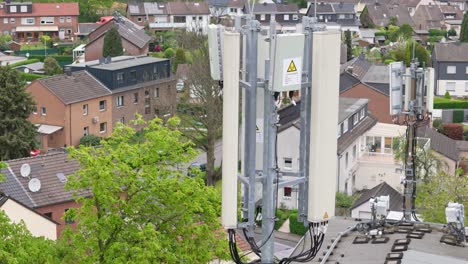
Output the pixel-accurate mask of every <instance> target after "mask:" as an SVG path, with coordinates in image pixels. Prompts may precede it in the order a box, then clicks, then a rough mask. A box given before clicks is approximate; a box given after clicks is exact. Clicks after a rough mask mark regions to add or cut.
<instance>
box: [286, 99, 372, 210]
mask: <svg viewBox="0 0 468 264" xmlns="http://www.w3.org/2000/svg"><path fill="white" fill-rule="evenodd" d="M300 103H301V102H300V101H299V102H297V105H289V106H287V107H285V108H283V109H281V110H280V111H279V113H278V114H279V124H280V126H279V128H278V145H277V156H278V167H280V169H281V170H282V171H291V172H297V171H298V170H299V135H300V123H299V118H300ZM367 103H368V101H367V100H366V99H354V98H343V97H341V98H340V109H339V119H338V121H339V124H337V125H338V135H337V140H338V150H337V151H338V152H337V162H338V171H337V172H336V174H335V175H334V176H332V177H337V178H338V181H337V182H338V186H337V190H339V191H343V192H345V191H346V192H348V190H350V191H351V190H352V189H353V186H352V182H351V180H349V179H352V178H353V175H354V178H355V174H354V171H355V170H356V164H357V163H358V157H359V156H360V152H361V149H360V144H359V140H360V137H361V136H362V135H364V134H365V133H366V132H367V131H369V130H370V129H371V128H372V127H373V126H374V125H376V123H377V120H376V119H375V118H374V117H372V116H369V115H368V113H367ZM285 177H286V176H285ZM354 180H355V179H354ZM295 190H296V189H295V187H294V186H286V187H284V188H283V190H281V191H280V193H279V194H278V203H279V204H283V205H284V206H286V207H287V208H297V198H298V197H297V192H296V191H295Z"/></svg>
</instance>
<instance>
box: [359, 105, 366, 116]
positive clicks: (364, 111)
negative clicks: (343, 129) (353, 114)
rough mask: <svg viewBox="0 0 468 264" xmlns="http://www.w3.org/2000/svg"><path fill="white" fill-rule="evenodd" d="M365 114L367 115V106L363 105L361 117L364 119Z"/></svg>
mask: <svg viewBox="0 0 468 264" xmlns="http://www.w3.org/2000/svg"><path fill="white" fill-rule="evenodd" d="M365 116H366V108H365V107H363V108H362V109H361V115H360V119H363V118H364V117H365Z"/></svg>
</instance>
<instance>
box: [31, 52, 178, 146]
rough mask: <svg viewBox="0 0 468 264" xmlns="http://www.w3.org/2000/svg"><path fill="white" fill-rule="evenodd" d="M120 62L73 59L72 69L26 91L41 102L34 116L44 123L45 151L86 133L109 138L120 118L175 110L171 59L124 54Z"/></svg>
mask: <svg viewBox="0 0 468 264" xmlns="http://www.w3.org/2000/svg"><path fill="white" fill-rule="evenodd" d="M113 60H115V61H106V62H105V63H103V62H102V61H101V63H100V62H99V61H95V62H87V63H81V64H72V65H70V66H69V69H67V73H66V74H62V75H58V76H54V77H50V78H44V79H39V80H36V81H34V82H33V83H31V84H30V85H29V86H28V87H27V88H26V90H27V91H28V92H30V93H31V94H32V96H33V98H34V99H35V101H36V103H37V107H36V111H35V112H34V113H33V114H31V116H30V120H31V122H33V123H34V124H36V125H37V126H38V131H39V133H40V134H41V143H42V148H41V150H42V151H45V152H47V150H48V148H59V147H63V146H65V145H66V146H70V145H73V146H76V145H78V144H79V141H80V139H81V137H83V136H84V135H87V134H93V135H97V136H100V137H107V136H109V135H110V134H111V132H112V129H113V127H114V126H115V124H116V123H117V122H122V123H126V124H128V121H130V120H133V119H134V118H135V114H136V113H138V114H141V115H142V116H143V119H144V120H151V119H153V118H154V117H155V116H158V117H161V118H166V117H168V116H171V115H172V114H174V113H175V110H176V109H175V108H176V104H177V99H176V97H177V90H176V82H177V81H176V79H175V78H174V77H173V76H171V71H170V69H171V68H170V62H169V60H167V59H158V58H153V57H131V56H122V57H116V58H113Z"/></svg>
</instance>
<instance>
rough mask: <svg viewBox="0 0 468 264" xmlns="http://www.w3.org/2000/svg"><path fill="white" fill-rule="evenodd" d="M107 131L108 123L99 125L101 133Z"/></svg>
mask: <svg viewBox="0 0 468 264" xmlns="http://www.w3.org/2000/svg"><path fill="white" fill-rule="evenodd" d="M106 131H107V122H104V123H101V124H99V133H106Z"/></svg>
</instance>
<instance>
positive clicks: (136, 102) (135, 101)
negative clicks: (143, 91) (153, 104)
mask: <svg viewBox="0 0 468 264" xmlns="http://www.w3.org/2000/svg"><path fill="white" fill-rule="evenodd" d="M133 103H134V104H138V93H134V94H133Z"/></svg>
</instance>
